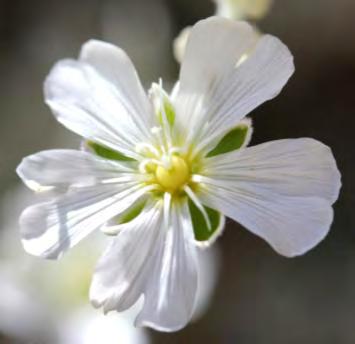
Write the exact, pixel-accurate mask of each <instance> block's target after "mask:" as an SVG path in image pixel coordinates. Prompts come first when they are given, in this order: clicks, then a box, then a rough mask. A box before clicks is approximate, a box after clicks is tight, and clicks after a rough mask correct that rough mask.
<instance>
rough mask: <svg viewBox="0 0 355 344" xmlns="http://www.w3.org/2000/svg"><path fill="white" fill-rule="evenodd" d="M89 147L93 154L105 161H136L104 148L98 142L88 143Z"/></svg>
mask: <svg viewBox="0 0 355 344" xmlns="http://www.w3.org/2000/svg"><path fill="white" fill-rule="evenodd" d="M86 144H87V146H88V147H89V148H90V149H92V150H93V152H94V153H95V154H96V155H98V156H100V157H102V158H105V159H110V160H119V161H135V160H134V159H132V158H130V157H128V156H125V155H123V154H122V153H120V152H118V151H115V150H113V149H111V148H108V147H105V146H102V145H100V144H98V143H96V142H93V141H87V143H86Z"/></svg>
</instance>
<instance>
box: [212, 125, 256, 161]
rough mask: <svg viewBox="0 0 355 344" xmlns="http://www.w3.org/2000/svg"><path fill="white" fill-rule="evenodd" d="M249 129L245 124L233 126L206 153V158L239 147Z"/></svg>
mask: <svg viewBox="0 0 355 344" xmlns="http://www.w3.org/2000/svg"><path fill="white" fill-rule="evenodd" d="M249 130H250V127H249V126H248V125H245V124H243V125H239V126H238V127H235V128H234V129H232V130H231V131H230V132H228V133H227V134H226V135H225V136H224V137H223V138H222V140H221V141H219V143H218V144H217V146H216V147H215V148H213V149H212V150H211V151H210V152H209V153H208V154H207V155H206V156H207V158H210V157H212V156H216V155H219V154H224V153H228V152H231V151H234V150H236V149H239V148H240V147H242V146H243V143H244V142H245V140H246V139H247V136H248V131H249Z"/></svg>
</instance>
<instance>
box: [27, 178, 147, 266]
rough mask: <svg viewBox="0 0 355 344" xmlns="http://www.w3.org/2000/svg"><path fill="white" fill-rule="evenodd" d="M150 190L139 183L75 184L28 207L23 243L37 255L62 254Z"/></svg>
mask: <svg viewBox="0 0 355 344" xmlns="http://www.w3.org/2000/svg"><path fill="white" fill-rule="evenodd" d="M146 191H147V190H146V189H145V188H142V187H140V186H139V185H138V186H137V183H125V184H106V185H96V186H92V187H80V188H75V187H73V188H71V189H69V192H68V193H66V194H64V195H62V196H60V197H57V198H56V199H54V200H52V201H50V202H45V203H39V204H36V205H34V206H31V207H29V208H27V209H25V211H24V212H23V213H22V215H21V218H20V226H21V236H22V243H23V246H24V248H25V250H26V251H27V252H28V253H30V254H33V255H36V256H42V257H45V258H51V259H55V258H59V257H60V256H62V254H63V253H64V252H65V251H67V250H68V249H69V248H71V247H73V246H74V245H76V244H77V243H78V242H79V241H81V240H82V239H83V238H84V237H86V236H87V235H88V234H90V233H91V232H92V231H93V230H95V229H97V228H99V227H100V226H102V225H103V224H104V223H105V222H107V221H108V220H109V219H111V218H112V217H114V216H116V215H119V214H120V213H122V212H124V211H125V210H126V209H127V208H129V207H130V206H131V205H132V204H133V203H134V202H135V201H137V200H138V199H139V198H140V197H141V196H142V195H143V194H144V193H145V192H146Z"/></svg>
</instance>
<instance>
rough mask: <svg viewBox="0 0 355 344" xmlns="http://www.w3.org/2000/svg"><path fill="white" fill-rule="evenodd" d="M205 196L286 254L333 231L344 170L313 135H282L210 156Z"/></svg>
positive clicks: (298, 251) (301, 249) (204, 179)
mask: <svg viewBox="0 0 355 344" xmlns="http://www.w3.org/2000/svg"><path fill="white" fill-rule="evenodd" d="M204 174H205V176H199V177H195V178H197V179H199V181H200V182H202V183H203V184H204V185H205V187H203V188H202V189H201V194H200V195H199V196H200V197H201V200H202V202H204V203H205V204H206V205H208V206H210V207H212V208H215V209H218V210H219V211H221V212H223V213H224V214H225V215H227V216H229V217H231V218H233V219H234V220H236V221H238V222H240V223H241V224H242V225H243V226H245V227H246V228H248V229H249V230H250V231H252V232H253V233H255V234H257V235H259V236H260V237H262V238H264V239H265V240H266V241H267V242H268V243H269V244H270V245H271V246H272V247H273V248H274V249H275V250H276V251H277V252H279V253H280V254H283V255H285V256H295V255H300V254H303V253H305V252H306V251H307V250H309V249H311V248H312V247H314V246H315V245H316V244H318V243H319V242H320V241H321V240H322V239H323V238H324V237H325V235H326V234H327V233H328V231H329V227H330V225H331V222H332V219H333V210H332V207H331V204H332V203H333V202H334V201H335V200H336V199H337V197H338V194H339V189H340V185H341V183H340V174H339V171H338V169H337V167H336V163H335V160H334V157H333V155H332V153H331V151H330V149H329V148H328V147H327V146H325V145H323V144H321V143H320V142H318V141H315V140H312V139H297V140H280V141H274V142H269V143H265V144H262V145H259V146H255V147H251V148H246V149H244V150H240V151H237V152H233V153H228V154H225V155H221V156H216V157H214V158H211V159H208V160H207V168H206V171H205V173H204Z"/></svg>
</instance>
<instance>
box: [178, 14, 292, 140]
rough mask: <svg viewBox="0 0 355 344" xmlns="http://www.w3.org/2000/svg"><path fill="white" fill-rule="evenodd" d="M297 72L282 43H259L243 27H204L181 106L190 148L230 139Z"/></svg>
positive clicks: (188, 65) (191, 45)
mask: <svg viewBox="0 0 355 344" xmlns="http://www.w3.org/2000/svg"><path fill="white" fill-rule="evenodd" d="M245 57H247V58H246V59H245ZM293 71H294V65H293V58H292V55H291V53H290V52H289V50H288V49H287V47H286V46H285V45H284V44H282V43H281V42H280V41H279V40H278V39H277V38H275V37H272V36H269V35H265V36H263V37H262V38H260V39H259V36H258V34H257V33H256V32H255V31H254V29H253V28H252V27H251V26H250V25H248V24H246V23H243V22H235V21H231V20H228V19H224V18H217V17H212V18H209V19H206V20H203V21H200V22H199V23H198V24H197V25H195V26H194V27H193V29H192V32H191V35H190V39H189V42H188V45H187V50H186V55H185V58H184V61H183V63H182V68H181V73H180V88H179V94H178V96H177V99H176V104H175V106H176V111H177V121H178V124H179V125H180V131H181V132H182V133H186V132H187V133H188V135H187V140H186V142H187V144H188V143H189V142H191V140H193V139H195V140H198V141H201V140H202V142H201V145H202V146H203V145H204V144H207V143H208V142H209V141H210V140H213V139H215V138H216V137H218V136H220V135H222V134H223V133H225V132H226V131H227V130H228V128H230V127H231V126H234V125H235V124H237V122H238V121H239V120H241V119H242V118H243V117H244V116H245V115H247V114H248V113H249V112H250V111H252V110H253V109H255V108H256V107H257V106H259V105H260V104H262V103H263V102H265V101H267V100H269V99H271V98H273V97H275V96H276V95H277V94H278V93H279V92H280V91H281V89H282V87H283V86H284V85H285V83H286V82H287V80H288V79H289V77H290V76H291V75H292V73H293ZM198 128H199V130H197V129H198ZM185 135H186V134H185Z"/></svg>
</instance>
